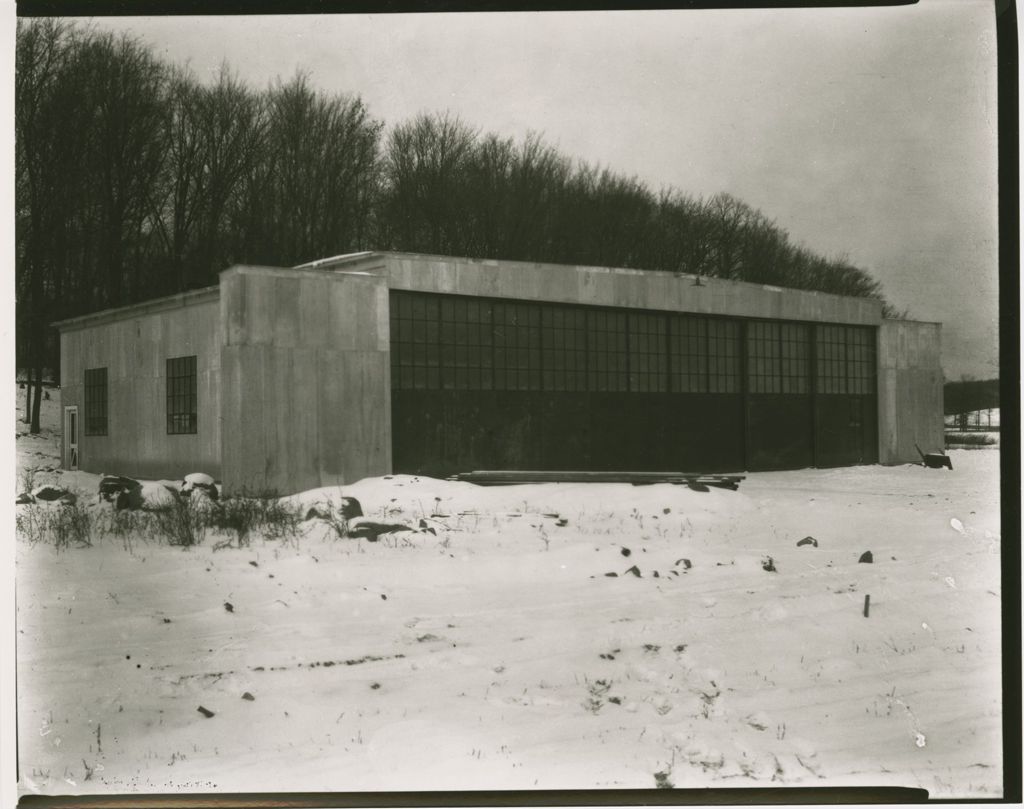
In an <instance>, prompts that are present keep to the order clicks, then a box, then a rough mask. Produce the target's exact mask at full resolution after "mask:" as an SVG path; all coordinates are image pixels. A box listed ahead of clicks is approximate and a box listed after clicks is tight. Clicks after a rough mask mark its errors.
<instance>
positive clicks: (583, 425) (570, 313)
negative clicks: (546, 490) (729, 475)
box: [391, 291, 743, 476]
mask: <svg viewBox="0 0 1024 809" xmlns="http://www.w3.org/2000/svg"><path fill="white" fill-rule="evenodd" d="M391 367H392V393H391V401H392V446H393V467H394V470H395V471H396V472H402V473H413V474H429V475H434V476H444V475H449V474H452V473H453V472H459V471H469V470H473V469H538V470H655V471H657V470H662V471H672V470H674V471H709V472H710V471H736V470H739V469H742V468H743V396H742V380H741V369H742V363H741V358H740V332H739V324H738V323H737V322H735V321H725V320H716V319H711V318H703V317H695V316H694V317H691V316H688V315H669V314H663V313H656V312H638V311H626V310H616V309H606V308H600V307H590V306H571V305H563V304H548V303H543V304H542V303H533V302H523V301H509V300H487V299H481V298H470V297H463V296H454V295H436V294H430V293H414V292H401V291H393V292H392V293H391Z"/></svg>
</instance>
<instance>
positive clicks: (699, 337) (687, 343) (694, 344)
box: [669, 316, 708, 393]
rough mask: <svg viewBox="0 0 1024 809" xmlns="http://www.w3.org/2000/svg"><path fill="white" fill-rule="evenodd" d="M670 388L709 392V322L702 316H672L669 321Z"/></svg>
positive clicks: (684, 391)
mask: <svg viewBox="0 0 1024 809" xmlns="http://www.w3.org/2000/svg"><path fill="white" fill-rule="evenodd" d="M669 332H670V334H671V338H670V341H669V345H670V350H669V356H670V357H671V362H672V390H673V391H674V392H677V393H707V392H708V323H707V319H706V318H702V317H686V316H676V317H672V318H671V319H670V322H669Z"/></svg>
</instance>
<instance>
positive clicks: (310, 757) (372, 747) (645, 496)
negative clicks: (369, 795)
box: [17, 403, 1002, 798]
mask: <svg viewBox="0 0 1024 809" xmlns="http://www.w3.org/2000/svg"><path fill="white" fill-rule="evenodd" d="M45 404H47V405H51V404H52V403H45ZM50 411H51V415H50V416H48V418H49V419H50V422H49V425H48V429H49V430H50V432H45V433H44V435H43V436H42V437H35V438H32V437H25V436H23V437H19V439H18V447H19V463H20V465H21V467H22V469H25V468H28V467H42V468H45V467H47V466H49V467H56V466H57V457H56V443H55V435H56V432H55V431H56V425H55V424H54V423H53V419H55V415H54V414H55V412H56V407H55V405H52V406H51V407H50ZM18 428H19V431H20V432H23V431H24V425H21V424H20V423H19V425H18ZM952 460H953V471H952V472H950V471H948V470H945V469H940V470H928V469H924V468H922V467H914V466H904V467H894V468H886V467H879V466H872V467H860V468H849V469H835V470H803V471H796V472H779V473H760V474H752V475H750V476H749V477H748V478H747V480H746V481H745V482H744V483H743V484H742V485H741V487H740V490H739V491H738V492H731V491H724V490H719V489H711V490H710V491H707V492H696V491H691V490H689V489H687V488H685V487H679V486H670V485H653V486H637V487H634V486H629V485H624V484H590V485H581V484H540V485H520V486H509V487H497V488H478V487H475V486H473V485H471V484H466V483H455V482H447V481H438V480H430V479H416V478H411V477H406V476H394V477H390V478H378V479H371V480H364V481H360V482H358V483H356V484H353V485H351V486H346V487H344V490H343V491H344V494H345V495H347V496H352V497H356V498H358V499H359V501H360V502H361V503H362V506H363V509H364V510H365V512H366V513H367V515H370V516H375V517H381V518H384V519H387V520H389V521H395V522H407V523H411V524H412V525H418V524H419V521H420V520H423V521H424V524H425V525H426V526H427V527H429V528H431V529H433V531H434V532H435V533H430V532H417V533H411V534H409V533H405V534H391V535H384V536H382V537H381V538H380V540H379V541H377V542H369V541H366V540H365V539H363V540H357V539H339V538H337V534H336V533H335V532H334V531H333V530H332V529H331V528H330V527H329V526H328V525H326V524H325V523H324V521H322V520H317V519H312V520H309V521H306V522H304V523H303V524H302V525H301V527H300V529H299V534H298V535H297V536H295V537H293V538H290V539H285V540H271V539H264V538H259V537H257V538H254V539H252V541H251V543H250V545H249V546H248V547H244V548H236V547H232V548H225V549H221V550H214V545H215V544H216V540H217V538H216V537H212V536H210V537H207V538H206V539H205V540H204V542H203V543H202V544H200V545H198V546H195V547H191V548H187V549H182V548H180V547H171V546H168V545H167V544H165V543H163V542H161V541H158V540H156V539H154V538H152V537H146V536H134V537H121V538H117V539H115V538H113V537H97V538H95V540H94V542H93V545H92V546H91V547H80V548H78V547H72V548H68V549H64V550H61V551H57V550H55V548H54V547H53V545H52V544H46V543H43V542H38V543H35V544H32V543H30V542H28V541H26V540H25V539H24V538H19V541H18V543H17V596H18V612H17V632H18V635H17V641H18V661H17V665H18V687H19V688H18V741H19V765H20V775H21V780H20V790H21V793H22V794H25V793H44V794H58V793H60V794H69V793H71V794H74V793H103V792H116V793H124V792H134V791H139V792H168V791H178V790H182V791H194V792H210V791H221V790H223V791H232V792H248V791H273V792H280V791H363V790H459V789H591V788H651V787H655V786H666V787H667V786H676V787H737V786H739V787H742V786H771V785H786V786H840V785H878V786H908V787H923V788H925V789H927V790H928V791H929V793H930V794H931V796H932V797H943V798H966V797H992V796H998V795H999V794H1000V791H1001V787H1002V760H1001V699H1000V688H1001V683H1000V598H1001V595H1000V579H999V570H1000V568H999V552H1000V524H999V507H998V506H999V502H998V501H999V487H998V475H999V470H998V461H999V453H998V451H997V450H986V451H955V452H953V453H952ZM107 471H110V472H116V471H117V470H107ZM187 471H201V470H187ZM47 480H52V481H54V482H62V483H63V484H64V485H68V486H70V487H72V488H76V489H78V490H79V491H80V492H81V493H82V494H83V497H84V498H85V499H89V498H92V497H93V496H94V493H95V491H96V484H97V481H98V477H97V476H95V475H88V474H85V473H73V474H62V473H59V472H55V471H52V472H42V473H40V474H39V476H38V477H37V481H47ZM340 494H341V491H339V490H337V489H331V490H319V491H316V492H308V493H305V494H303V495H299V496H297V497H296V498H294V500H295V501H297V502H300V503H301V504H303V505H304V506H305V505H308V504H311V503H314V502H316V501H323V500H328V499H333V500H335V501H336V499H337V498H338V497H340ZM19 508H22V509H26V508H60V507H59V506H28V507H25V506H21V507H19ZM807 536H812V537H814V538H815V540H816V541H817V546H815V545H814V544H812V543H806V544H803V545H801V546H798V545H797V543H798V541H799V540H801V539H803V538H804V537H807ZM865 551H871V553H872V556H873V563H871V564H867V563H859V562H858V559H859V558H860V557H861V555H862V554H863V553H864V552H865ZM611 574H617V575H614V576H613V575H611ZM867 595H870V611H869V616H868V617H865V616H864V601H865V596H867ZM228 605H230V610H229V609H228ZM200 707H202V708H203V709H204V710H205V713H204V712H201V711H200V710H199V708H200ZM207 714H212V715H209V716H207Z"/></svg>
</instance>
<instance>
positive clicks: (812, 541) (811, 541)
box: [796, 537, 818, 548]
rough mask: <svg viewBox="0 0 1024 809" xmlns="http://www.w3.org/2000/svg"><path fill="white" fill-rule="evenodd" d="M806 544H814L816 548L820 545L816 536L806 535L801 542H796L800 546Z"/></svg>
mask: <svg viewBox="0 0 1024 809" xmlns="http://www.w3.org/2000/svg"><path fill="white" fill-rule="evenodd" d="M804 545H813V546H814V547H815V548H817V547H818V540H816V539H815V538H814V537H804V538H803V539H801V540H800V541H799V542H797V543H796V546H797V547H798V548H800V547H802V546H804Z"/></svg>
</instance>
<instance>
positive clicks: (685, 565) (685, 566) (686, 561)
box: [676, 558, 693, 570]
mask: <svg viewBox="0 0 1024 809" xmlns="http://www.w3.org/2000/svg"><path fill="white" fill-rule="evenodd" d="M680 562H682V563H683V570H689V569H690V568H691V567H693V562H691V561H690V560H689V559H686V558H683V559H676V565H677V566H678V565H679V563H680Z"/></svg>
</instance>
